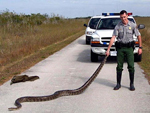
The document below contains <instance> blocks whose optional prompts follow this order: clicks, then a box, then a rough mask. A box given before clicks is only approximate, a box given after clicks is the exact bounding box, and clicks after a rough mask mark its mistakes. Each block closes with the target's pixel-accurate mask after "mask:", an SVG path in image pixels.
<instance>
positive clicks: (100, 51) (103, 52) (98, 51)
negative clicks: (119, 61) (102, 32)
mask: <svg viewBox="0 0 150 113" xmlns="http://www.w3.org/2000/svg"><path fill="white" fill-rule="evenodd" d="M107 48H108V47H92V48H91V50H92V52H93V53H95V54H98V55H106V51H107ZM133 53H134V54H136V53H138V47H136V48H135V49H134V51H133ZM110 56H117V51H116V48H115V47H111V49H110Z"/></svg>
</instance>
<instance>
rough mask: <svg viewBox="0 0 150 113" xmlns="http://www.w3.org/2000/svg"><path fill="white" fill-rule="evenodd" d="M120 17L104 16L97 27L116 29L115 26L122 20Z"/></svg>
mask: <svg viewBox="0 0 150 113" xmlns="http://www.w3.org/2000/svg"><path fill="white" fill-rule="evenodd" d="M128 20H130V21H132V22H134V23H135V21H134V19H132V18H128ZM120 21H121V19H120V18H104V19H101V21H100V23H99V25H98V26H97V29H98V30H99V29H114V28H115V26H116V25H117V24H118V22H120Z"/></svg>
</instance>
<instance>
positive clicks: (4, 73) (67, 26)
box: [0, 12, 88, 84]
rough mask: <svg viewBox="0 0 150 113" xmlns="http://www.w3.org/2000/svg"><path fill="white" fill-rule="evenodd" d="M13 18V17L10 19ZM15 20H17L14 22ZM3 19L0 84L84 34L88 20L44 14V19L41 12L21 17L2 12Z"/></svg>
mask: <svg viewBox="0 0 150 113" xmlns="http://www.w3.org/2000/svg"><path fill="white" fill-rule="evenodd" d="M7 17H8V18H7ZM14 17H15V20H14V21H12V20H13V18H14ZM33 17H34V19H33ZM39 17H42V19H39ZM44 17H45V16H44ZM31 18H32V19H33V20H32V21H31ZM16 20H19V21H17V22H16ZM28 20H30V21H28ZM35 20H36V21H37V20H38V21H37V23H33V22H35ZM2 21H3V24H1V25H0V27H1V28H0V84H3V83H4V82H6V81H8V80H9V79H10V78H12V76H14V75H17V74H20V73H21V72H23V71H24V70H26V69H28V68H29V67H31V66H33V65H35V64H36V63H37V62H39V61H41V60H43V59H44V58H47V57H48V56H49V55H51V54H53V53H54V52H56V51H58V50H60V49H61V48H63V47H65V46H66V45H68V44H69V43H71V42H72V41H74V40H75V39H77V38H78V37H79V36H81V35H83V34H84V32H85V27H84V26H83V24H84V23H87V22H88V19H64V18H62V17H46V19H44V20H43V15H40V14H37V15H35V14H34V15H33V14H32V15H27V16H26V15H23V17H22V15H16V14H13V13H10V12H4V13H3V14H1V15H0V22H2Z"/></svg>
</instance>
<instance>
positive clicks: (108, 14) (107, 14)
mask: <svg viewBox="0 0 150 113" xmlns="http://www.w3.org/2000/svg"><path fill="white" fill-rule="evenodd" d="M102 15H103V16H114V15H120V13H102ZM130 15H132V13H128V16H130Z"/></svg>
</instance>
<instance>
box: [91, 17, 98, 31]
mask: <svg viewBox="0 0 150 113" xmlns="http://www.w3.org/2000/svg"><path fill="white" fill-rule="evenodd" d="M99 20H100V18H92V19H91V20H90V23H89V27H90V28H92V29H96V26H97V23H98V21H99Z"/></svg>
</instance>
